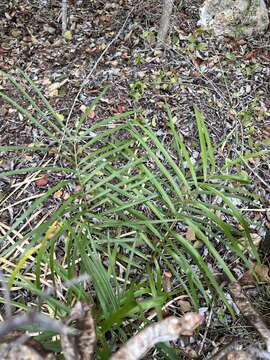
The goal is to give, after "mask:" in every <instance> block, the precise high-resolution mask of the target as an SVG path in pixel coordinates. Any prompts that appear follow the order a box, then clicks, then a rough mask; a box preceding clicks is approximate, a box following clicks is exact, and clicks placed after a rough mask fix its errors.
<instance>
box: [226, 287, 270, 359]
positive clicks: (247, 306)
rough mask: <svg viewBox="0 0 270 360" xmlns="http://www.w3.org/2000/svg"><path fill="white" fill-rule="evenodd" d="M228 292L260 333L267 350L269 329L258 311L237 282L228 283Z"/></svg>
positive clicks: (269, 345) (269, 338) (269, 339)
mask: <svg viewBox="0 0 270 360" xmlns="http://www.w3.org/2000/svg"><path fill="white" fill-rule="evenodd" d="M229 289H230V292H231V294H232V296H233V299H234V301H235V303H236V305H237V307H238V308H239V310H240V311H241V313H242V314H243V315H244V316H245V317H246V318H247V319H248V320H249V322H250V323H251V324H252V325H253V326H254V327H255V329H256V330H257V331H258V332H259V333H260V334H261V336H262V338H263V339H264V341H265V343H266V348H267V351H268V352H269V351H270V331H269V329H268V327H267V325H266V324H265V322H264V321H263V320H262V318H261V317H260V315H259V314H258V312H257V311H256V310H255V309H254V307H253V306H252V305H251V303H250V301H249V300H248V298H247V297H246V295H245V294H244V293H243V291H242V288H241V286H240V285H239V284H238V283H237V282H234V283H231V284H230V285H229Z"/></svg>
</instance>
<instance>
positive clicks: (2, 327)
mask: <svg viewBox="0 0 270 360" xmlns="http://www.w3.org/2000/svg"><path fill="white" fill-rule="evenodd" d="M33 323H34V324H38V325H39V327H41V328H42V329H44V330H50V331H55V332H57V333H59V334H63V335H69V334H76V333H77V331H76V330H75V329H72V328H70V327H68V326H66V325H65V324H64V323H63V322H62V321H61V320H55V319H52V318H50V317H48V316H46V315H44V314H40V313H36V312H29V313H26V314H23V315H18V316H15V317H12V318H9V319H6V320H5V321H4V322H3V323H1V324H0V338H2V337H4V336H5V335H6V334H8V333H9V332H11V331H14V330H16V329H18V328H19V327H22V326H25V325H29V324H33Z"/></svg>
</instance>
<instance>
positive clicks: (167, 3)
mask: <svg viewBox="0 0 270 360" xmlns="http://www.w3.org/2000/svg"><path fill="white" fill-rule="evenodd" d="M172 10H173V0H163V9H162V16H161V20H160V25H159V31H158V36H157V41H158V45H162V44H164V43H166V39H167V35H168V30H169V25H170V18H171V14H172Z"/></svg>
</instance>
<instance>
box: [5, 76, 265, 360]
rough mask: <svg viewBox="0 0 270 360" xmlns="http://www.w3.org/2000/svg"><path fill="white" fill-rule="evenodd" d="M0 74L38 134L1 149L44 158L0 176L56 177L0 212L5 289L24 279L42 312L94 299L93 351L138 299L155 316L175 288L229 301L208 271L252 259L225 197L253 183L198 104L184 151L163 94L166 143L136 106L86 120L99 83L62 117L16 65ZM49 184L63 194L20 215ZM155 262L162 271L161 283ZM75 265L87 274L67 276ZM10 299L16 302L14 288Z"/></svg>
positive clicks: (122, 332) (244, 228) (139, 308)
mask: <svg viewBox="0 0 270 360" xmlns="http://www.w3.org/2000/svg"><path fill="white" fill-rule="evenodd" d="M2 76H3V77H5V78H6V79H7V80H8V81H9V82H10V83H11V84H12V86H14V87H15V89H16V90H17V91H18V93H19V94H20V96H21V101H19V100H16V99H14V98H12V97H11V96H9V95H7V94H6V93H5V92H4V91H1V92H0V96H1V98H2V99H3V100H4V101H6V102H7V103H9V104H10V106H11V107H12V108H14V109H16V110H18V111H19V112H20V113H21V114H22V116H23V117H24V118H25V119H27V120H28V121H29V122H31V123H32V125H33V126H35V127H37V128H38V129H40V130H41V132H42V133H43V135H44V138H45V140H44V141H43V143H42V144H34V145H33V144H31V146H23V145H22V146H8V145H7V146H2V147H0V151H1V152H3V153H5V152H8V151H12V152H14V151H22V152H25V153H29V152H31V153H32V152H37V153H39V152H43V153H45V154H47V155H48V157H49V158H50V161H49V162H48V164H47V165H43V164H42V165H41V166H35V167H26V168H19V169H17V170H16V169H15V170H10V171H5V172H2V177H4V178H13V179H14V181H15V183H16V181H17V182H18V181H19V179H20V180H22V183H24V182H25V181H26V182H27V179H29V175H30V174H39V173H40V172H42V174H44V173H46V174H48V175H49V176H50V178H52V179H54V177H55V178H57V179H59V178H60V180H58V181H57V182H54V183H53V184H52V185H51V186H50V187H48V188H46V190H41V191H40V189H39V191H40V192H39V194H38V196H37V197H36V198H35V199H34V200H32V199H30V200H29V204H28V206H27V208H26V209H25V211H24V212H23V213H21V214H20V215H19V216H18V217H17V218H15V220H14V221H13V223H12V224H11V225H10V226H7V225H5V224H2V234H3V236H2V239H1V243H2V245H1V246H2V250H1V260H0V261H1V267H2V268H3V269H4V270H5V273H6V275H7V276H8V285H9V288H10V290H11V294H12V292H13V290H14V291H16V294H18V290H21V291H22V293H23V289H26V290H28V292H30V294H31V295H32V296H33V297H32V299H35V298H36V296H38V297H39V299H40V300H41V304H42V305H41V306H42V309H43V311H46V312H48V313H50V314H51V315H53V316H63V315H65V314H66V313H68V312H69V311H70V308H71V307H72V305H73V304H74V301H75V299H76V300H77V299H78V300H84V301H87V302H92V303H93V304H95V305H94V316H95V318H96V321H97V324H98V328H97V331H98V337H99V341H100V346H99V352H100V354H101V355H102V357H103V358H106V357H107V356H108V355H109V353H110V351H111V349H113V345H114V344H115V343H117V342H118V341H119V338H120V339H121V340H122V341H125V340H126V338H127V337H128V336H129V335H128V334H129V333H130V332H132V331H134V330H136V329H138V328H139V324H140V323H141V322H142V321H147V315H148V312H149V310H154V311H155V313H156V316H157V317H158V318H159V319H160V318H162V308H163V307H164V306H165V305H166V302H167V301H169V300H171V299H174V298H175V297H177V296H179V295H183V294H186V295H188V297H189V299H190V302H191V303H192V306H193V308H194V310H198V308H199V307H200V305H201V304H202V302H203V301H204V302H205V303H206V304H209V303H210V302H211V301H212V300H213V299H214V298H217V297H219V298H220V299H221V300H222V301H223V303H224V304H225V305H226V306H227V308H228V310H229V311H230V312H231V313H233V310H232V309H231V306H230V304H229V303H228V301H227V298H226V296H225V294H224V291H223V290H222V288H221V286H220V284H219V282H218V281H217V279H216V276H215V272H219V273H222V274H223V275H225V276H226V277H227V279H228V280H230V281H233V280H235V274H234V273H233V271H232V269H231V268H230V263H229V262H232V261H233V260H238V261H239V262H240V263H241V265H242V266H243V267H246V268H251V266H252V263H251V259H252V260H254V259H255V260H256V261H258V262H259V257H258V254H257V250H256V247H255V246H254V244H253V241H252V237H251V234H250V231H249V222H248V220H247V219H246V218H245V217H244V216H243V215H242V214H241V212H240V211H239V209H238V208H237V206H236V205H234V203H235V202H234V201H233V199H235V198H240V199H242V200H243V201H244V200H248V201H250V199H251V198H252V197H253V195H252V194H250V193H248V190H247V188H246V184H248V178H247V175H246V174H245V173H239V174H237V173H235V169H234V173H232V172H231V168H230V163H227V164H224V166H223V167H220V166H217V164H216V151H215V149H214V148H213V146H212V144H211V140H210V136H209V133H208V131H207V128H206V126H205V122H204V119H203V116H202V114H201V112H200V111H199V110H198V109H197V108H195V109H194V113H195V119H196V123H197V130H198V138H199V148H200V157H199V160H198V161H196V162H194V159H193V158H192V157H191V156H190V151H189V150H188V148H187V147H186V145H185V142H184V140H183V137H182V135H181V134H180V133H179V132H178V131H177V128H176V126H175V120H174V117H173V116H172V114H171V113H170V110H169V108H168V107H167V106H166V109H165V111H166V112H167V115H168V134H169V138H170V146H168V144H167V145H165V144H164V143H163V142H162V140H161V139H160V137H159V136H158V134H157V133H156V132H155V131H153V130H152V129H151V128H150V127H149V126H148V125H147V121H146V120H145V119H144V118H143V116H142V115H141V113H140V112H138V111H134V112H127V113H121V114H118V115H115V116H112V117H110V118H107V119H105V120H102V121H98V122H96V123H94V124H89V123H88V122H89V117H88V114H89V112H90V111H91V110H92V109H93V107H94V106H96V105H98V102H99V100H100V99H101V98H102V97H103V96H104V94H105V92H104V91H103V92H101V94H100V96H99V97H98V98H97V99H96V100H95V101H94V102H93V103H92V104H91V105H90V106H89V107H88V108H87V109H86V110H85V112H84V113H83V115H82V116H81V117H80V119H79V120H78V121H69V123H68V122H66V121H65V119H63V117H62V116H61V115H60V114H59V113H58V112H57V111H56V110H55V109H53V108H52V106H51V105H50V104H49V102H48V101H47V99H46V98H45V97H44V96H43V94H42V93H41V91H40V90H39V89H38V88H37V87H36V85H35V84H34V82H33V81H31V80H30V79H29V77H28V76H27V75H26V74H25V73H23V72H21V71H18V72H17V75H16V76H11V75H9V74H2ZM22 82H23V83H24V85H23V86H22ZM27 89H30V90H27ZM237 161H238V160H236V161H234V162H232V163H231V164H232V166H233V165H235V163H236V162H237ZM15 189H17V190H15V192H16V191H17V192H19V191H21V189H20V187H17V188H16V187H15ZM42 189H43V188H42ZM57 192H58V193H59V194H63V193H68V196H65V197H64V198H61V201H59V203H58V207H57V208H55V210H54V212H53V213H50V214H49V215H47V216H44V217H43V218H42V221H38V220H36V223H35V222H34V225H33V223H32V222H31V224H30V226H29V225H28V224H29V218H30V219H32V218H33V219H34V215H35V214H36V213H38V212H39V211H40V209H43V210H44V208H45V209H46V206H47V207H48V206H49V204H50V201H51V199H52V198H53V196H54V194H56V193H57ZM7 197H9V194H6V195H5V196H4V197H3V198H2V200H1V201H2V202H3V205H2V206H4V203H5V201H7V200H8V199H7ZM22 202H23V200H22ZM4 225H5V226H4ZM187 232H189V233H192V234H193V237H194V239H193V240H194V241H192V240H191V239H190V238H189V237H187V236H186V234H187ZM240 239H241V241H240ZM60 244H62V247H63V248H64V251H63V252H59V246H60ZM164 270H167V271H169V272H170V273H171V275H172V278H171V279H170V282H171V285H170V288H168V287H166V286H165V282H166V281H165V280H164V276H163V271H164ZM85 273H86V274H88V276H89V281H88V282H87V283H85V282H80V281H78V282H75V283H70V280H72V279H74V278H75V279H76V278H79V279H80V277H79V276H80V275H82V274H85ZM68 283H70V284H71V285H69V286H68V285H67V284H68ZM45 289H47V292H45V293H44V290H45ZM48 289H53V291H52V290H51V291H48ZM209 290H210V291H209ZM44 294H47V295H44ZM1 301H2V302H4V301H5V300H4V298H2V299H1ZM12 303H13V305H14V306H15V307H18V308H22V309H25V308H26V307H27V303H26V301H24V299H23V296H21V297H17V296H16V298H15V300H13V301H12ZM108 332H109V333H110V336H109V337H108V336H107V334H108ZM47 336H48V337H50V336H51V334H47ZM108 339H110V340H108ZM43 341H44V337H43Z"/></svg>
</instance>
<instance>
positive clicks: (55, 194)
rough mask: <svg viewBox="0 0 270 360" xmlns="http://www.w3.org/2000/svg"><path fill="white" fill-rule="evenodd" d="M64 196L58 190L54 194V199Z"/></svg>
mask: <svg viewBox="0 0 270 360" xmlns="http://www.w3.org/2000/svg"><path fill="white" fill-rule="evenodd" d="M61 196H62V191H61V190H58V191H56V192H55V193H54V194H53V197H54V199H60V198H61Z"/></svg>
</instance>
